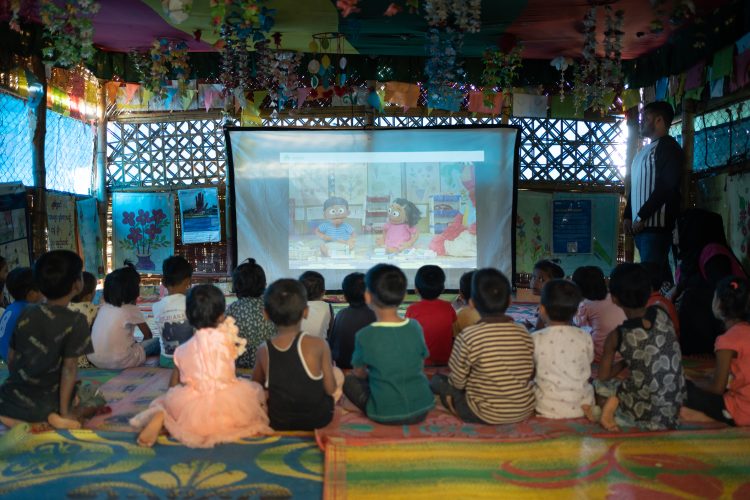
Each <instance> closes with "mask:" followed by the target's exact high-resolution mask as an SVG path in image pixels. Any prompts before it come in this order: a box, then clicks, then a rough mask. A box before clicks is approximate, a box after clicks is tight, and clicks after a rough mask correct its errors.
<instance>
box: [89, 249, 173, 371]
mask: <svg viewBox="0 0 750 500" xmlns="http://www.w3.org/2000/svg"><path fill="white" fill-rule="evenodd" d="M140 286H141V276H140V274H138V271H136V270H135V267H134V266H133V265H132V264H130V263H126V265H125V266H124V267H121V268H119V269H115V270H114V271H112V272H111V273H109V274H108V275H107V276H106V278H104V293H103V298H104V304H103V305H102V307H101V308H100V309H99V312H98V313H97V315H96V319H95V320H94V326H93V327H92V328H91V342H92V344H93V346H94V352H93V353H90V354H89V355H88V358H89V361H91V363H93V364H94V366H96V367H97V368H106V369H108V370H119V369H123V368H132V367H135V366H140V365H142V364H143V363H144V362H145V361H146V358H147V357H148V356H155V355H156V354H158V353H159V340H157V339H154V338H152V334H151V329H150V328H149V326H148V324H147V323H146V318H145V317H144V316H143V313H142V312H141V310H140V309H139V308H138V306H136V305H135V301H136V300H137V299H138V296H139V295H140ZM136 327H138V328H139V329H140V330H141V332H142V333H143V339H144V340H143V342H140V343H139V342H137V341H136V339H135V335H134V333H135V328H136Z"/></svg>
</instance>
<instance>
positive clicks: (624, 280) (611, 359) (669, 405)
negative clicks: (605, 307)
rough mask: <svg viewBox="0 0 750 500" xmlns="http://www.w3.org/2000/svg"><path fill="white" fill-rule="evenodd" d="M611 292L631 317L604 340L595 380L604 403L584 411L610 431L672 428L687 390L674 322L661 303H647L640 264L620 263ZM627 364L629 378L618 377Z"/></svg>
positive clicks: (647, 285)
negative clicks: (660, 305)
mask: <svg viewBox="0 0 750 500" xmlns="http://www.w3.org/2000/svg"><path fill="white" fill-rule="evenodd" d="M609 291H610V293H611V294H612V300H613V301H614V303H615V304H617V305H619V306H620V307H621V308H622V310H623V311H625V316H627V318H628V319H627V320H626V321H625V322H624V323H623V324H622V325H620V326H619V327H618V328H617V329H616V330H613V331H612V333H610V334H609V335H608V336H607V340H606V341H605V343H604V353H603V355H602V362H601V364H600V365H599V376H598V380H596V381H594V389H595V390H596V395H597V400H598V402H600V403H601V402H604V406H603V407H602V408H600V407H599V406H589V405H584V407H583V411H584V412H585V413H586V416H587V417H588V418H589V419H590V420H592V421H598V422H600V423H601V424H602V427H604V428H605V429H607V430H610V431H615V430H619V428H620V427H621V426H627V427H639V428H641V429H646V430H665V429H674V428H676V427H677V425H678V424H679V415H680V407H681V406H682V403H683V402H684V400H685V397H686V394H685V379H684V377H683V372H682V355H681V352H680V344H679V343H678V341H677V336H676V335H675V332H674V326H673V325H672V321H671V320H670V319H669V315H668V314H667V313H666V312H665V311H664V309H662V308H661V307H659V306H651V307H646V303H647V302H648V297H649V295H651V278H650V277H649V275H648V271H647V270H646V268H645V267H643V266H642V265H640V264H631V263H626V264H620V265H618V266H617V267H616V268H615V269H614V270H613V271H612V276H611V277H610V281H609ZM615 353H619V354H620V356H622V359H621V360H620V361H617V362H615ZM625 367H627V368H628V369H629V370H630V374H629V376H628V377H627V378H625V379H623V380H621V381H620V380H614V377H615V376H616V375H617V374H618V373H620V372H621V371H622V370H623V369H624V368H625Z"/></svg>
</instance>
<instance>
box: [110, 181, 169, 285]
mask: <svg viewBox="0 0 750 500" xmlns="http://www.w3.org/2000/svg"><path fill="white" fill-rule="evenodd" d="M112 230H113V235H112V240H113V241H114V264H113V267H120V266H122V264H123V262H124V261H125V260H126V259H127V260H130V261H132V262H133V263H134V264H135V267H136V269H138V271H141V272H147V273H154V272H160V271H161V264H162V261H164V259H166V258H167V257H169V256H170V255H172V253H173V252H174V196H173V195H172V194H170V193H114V195H113V196H112Z"/></svg>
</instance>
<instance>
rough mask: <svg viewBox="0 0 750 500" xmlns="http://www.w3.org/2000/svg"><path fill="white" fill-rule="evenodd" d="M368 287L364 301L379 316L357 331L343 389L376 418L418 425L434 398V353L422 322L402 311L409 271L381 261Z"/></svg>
mask: <svg viewBox="0 0 750 500" xmlns="http://www.w3.org/2000/svg"><path fill="white" fill-rule="evenodd" d="M365 287H366V290H365V302H366V303H367V304H368V305H369V306H370V308H371V309H372V310H373V311H374V312H375V317H376V318H377V321H376V322H375V323H372V324H371V325H369V326H366V327H365V328H363V329H361V330H360V331H359V332H357V335H356V338H355V341H354V354H353V355H352V367H353V370H352V373H351V374H350V375H347V377H346V379H345V381H344V394H346V397H347V398H349V400H350V401H351V402H352V403H353V404H354V405H355V406H357V407H358V408H359V409H360V410H362V411H363V412H364V413H365V414H366V415H367V417H368V418H370V419H371V420H374V421H375V422H379V423H382V424H391V425H401V424H404V425H406V424H417V423H419V422H421V421H423V420H424V419H425V417H426V416H427V413H428V412H429V411H430V410H431V409H432V408H433V407H434V406H435V398H434V397H433V396H432V394H431V393H430V387H429V383H428V381H427V378H426V377H425V375H424V371H423V365H424V360H425V359H426V358H427V356H428V355H429V353H428V351H427V346H426V345H425V342H424V336H423V335H422V327H420V326H419V323H417V322H416V321H413V320H410V319H408V318H407V319H403V318H401V317H400V316H399V315H398V306H399V305H401V302H403V300H404V297H405V296H406V275H404V272H403V271H402V270H401V269H399V268H398V267H396V266H393V265H390V264H377V265H375V266H374V267H372V268H371V269H370V270H369V271H367V274H366V275H365Z"/></svg>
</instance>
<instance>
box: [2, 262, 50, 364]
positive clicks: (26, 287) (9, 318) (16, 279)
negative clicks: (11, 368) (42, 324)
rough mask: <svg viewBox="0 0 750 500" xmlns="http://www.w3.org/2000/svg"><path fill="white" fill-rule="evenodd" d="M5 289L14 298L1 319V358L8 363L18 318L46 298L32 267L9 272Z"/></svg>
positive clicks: (18, 268)
mask: <svg viewBox="0 0 750 500" xmlns="http://www.w3.org/2000/svg"><path fill="white" fill-rule="evenodd" d="M5 287H6V288H7V289H8V293H10V296H11V297H13V303H12V304H10V305H9V306H8V307H7V308H6V309H5V312H4V313H3V314H2V318H0V358H2V359H3V360H4V361H5V362H6V363H7V362H8V349H9V348H10V347H9V346H10V339H11V337H12V336H13V331H14V330H15V328H16V324H17V323H18V318H19V317H21V313H23V311H24V309H26V308H27V307H28V306H29V305H30V304H37V303H39V302H41V301H42V299H43V298H44V297H43V296H42V293H41V292H40V291H39V287H38V286H37V284H36V283H34V273H33V271H32V269H31V268H30V267H17V268H15V269H13V270H12V271H11V272H9V273H8V276H7V278H6V281H5Z"/></svg>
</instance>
